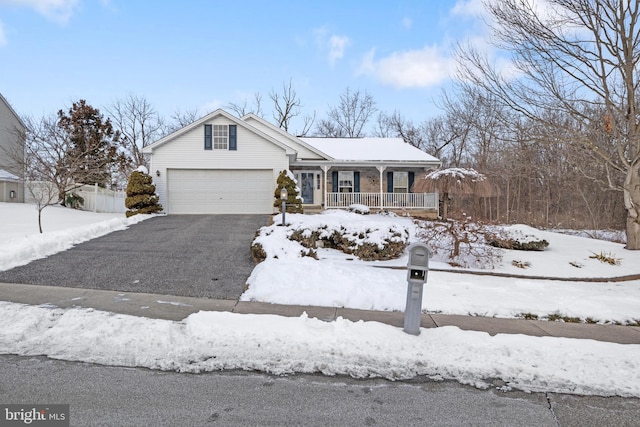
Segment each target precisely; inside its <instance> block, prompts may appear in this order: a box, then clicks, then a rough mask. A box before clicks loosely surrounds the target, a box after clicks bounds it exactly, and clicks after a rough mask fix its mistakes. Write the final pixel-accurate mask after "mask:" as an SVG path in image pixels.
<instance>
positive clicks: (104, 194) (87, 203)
mask: <svg viewBox="0 0 640 427" xmlns="http://www.w3.org/2000/svg"><path fill="white" fill-rule="evenodd" d="M72 192H73V193H76V194H77V195H79V196H80V197H82V198H83V199H84V203H83V204H82V209H83V210H85V211H92V212H101V213H125V212H126V211H127V208H126V207H125V206H124V199H125V198H126V197H127V194H126V193H125V192H124V191H113V190H108V189H106V188H100V187H98V186H97V185H83V186H82V187H79V188H76V189H75V190H73V191H72Z"/></svg>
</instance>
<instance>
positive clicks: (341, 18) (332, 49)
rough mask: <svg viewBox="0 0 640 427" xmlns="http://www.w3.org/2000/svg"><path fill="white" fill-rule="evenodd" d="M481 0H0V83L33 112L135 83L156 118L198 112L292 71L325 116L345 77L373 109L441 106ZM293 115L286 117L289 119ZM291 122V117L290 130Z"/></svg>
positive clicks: (96, 102) (422, 114)
mask: <svg viewBox="0 0 640 427" xmlns="http://www.w3.org/2000/svg"><path fill="white" fill-rule="evenodd" d="M479 8H480V2H479V0H457V1H456V0H451V1H435V0H433V1H428V0H422V1H408V0H407V1H403V0H400V1H391V0H389V1H386V0H385V1H375V2H374V1H370V0H369V1H365V0H363V1H360V0H337V1H333V0H329V1H318V0H314V1H305V0H297V1H278V0H271V1H253V0H245V1H242V2H229V1H217V0H211V1H205V0H201V1H194V0H186V1H181V2H177V1H163V0H159V1H131V0H0V64H2V72H1V73H0V93H2V94H3V95H4V96H5V98H7V99H8V100H9V102H10V103H11V104H12V106H13V107H14V109H15V110H16V111H17V112H18V113H19V114H21V115H31V116H34V117H40V116H42V115H48V114H52V113H55V112H56V111H57V110H58V109H60V108H68V107H69V106H70V104H71V103H72V102H73V101H76V100H78V99H86V100H87V101H88V102H89V103H90V104H91V105H93V106H95V107H97V108H101V109H103V108H104V107H106V106H108V105H109V104H111V103H113V102H114V101H115V100H116V99H117V98H125V97H127V96H128V95H130V94H133V95H136V96H143V97H145V98H146V99H147V100H148V101H149V102H150V103H151V104H152V105H153V106H154V108H155V109H156V110H157V111H158V112H159V113H160V114H161V115H163V116H165V117H169V116H170V115H171V114H172V113H173V112H174V111H176V110H182V111H185V110H192V109H198V110H199V111H200V112H201V113H206V112H208V111H212V110H214V109H216V108H219V107H223V106H225V105H227V104H229V103H230V102H234V103H242V102H243V101H244V100H248V101H249V102H251V101H252V99H253V95H254V94H255V93H261V94H262V95H263V110H265V118H267V119H271V117H270V111H271V106H270V104H269V102H270V100H269V98H268V94H269V92H270V91H271V90H272V89H275V90H278V89H281V88H282V85H283V83H285V82H288V81H289V80H291V82H292V85H293V87H294V89H295V90H296V92H297V95H298V97H299V98H300V100H301V102H302V104H303V114H313V112H314V111H315V112H316V115H317V118H323V117H324V115H325V113H326V111H327V109H328V107H329V106H331V105H335V104H337V102H338V100H339V96H340V94H341V93H342V92H343V91H344V89H345V88H346V87H350V88H351V89H352V90H360V91H367V92H368V93H369V94H371V95H372V96H373V98H374V100H375V101H376V103H377V107H378V109H379V110H381V111H386V112H389V113H391V112H393V111H395V110H397V111H399V112H401V113H402V114H403V115H404V116H405V117H407V118H409V119H411V120H414V121H418V122H419V121H422V120H424V119H427V118H429V117H433V116H435V115H437V114H438V113H439V111H438V110H437V108H436V106H435V105H434V101H437V98H438V97H439V95H440V93H441V91H442V89H443V88H445V87H447V85H448V84H450V77H451V75H452V72H453V69H454V64H453V61H452V58H451V54H452V51H453V48H454V47H455V44H456V43H457V42H458V41H461V42H464V41H466V40H468V39H478V38H481V37H482V35H483V32H484V31H485V30H484V29H483V26H482V21H481V19H479V18H478V15H477V12H478V11H479ZM295 126H296V125H295V124H294V127H295ZM292 130H295V129H292Z"/></svg>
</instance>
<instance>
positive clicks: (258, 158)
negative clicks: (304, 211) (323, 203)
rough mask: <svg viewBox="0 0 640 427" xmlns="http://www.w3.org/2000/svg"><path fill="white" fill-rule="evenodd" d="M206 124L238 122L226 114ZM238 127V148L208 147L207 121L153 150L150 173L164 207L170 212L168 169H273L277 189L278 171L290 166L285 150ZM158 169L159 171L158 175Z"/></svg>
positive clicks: (272, 184) (273, 184)
mask: <svg viewBox="0 0 640 427" xmlns="http://www.w3.org/2000/svg"><path fill="white" fill-rule="evenodd" d="M207 124H235V123H232V122H230V121H229V120H228V119H227V118H225V117H224V116H216V117H215V118H214V119H213V120H210V121H208V122H207ZM237 130H238V134H237V142H238V149H237V150H235V151H231V150H205V149H204V123H203V124H202V125H201V126H197V127H195V128H194V129H192V130H190V131H189V132H186V133H184V134H182V135H180V136H179V137H177V138H176V139H174V140H172V141H168V142H166V143H165V144H163V145H161V146H159V147H157V148H156V149H154V150H153V155H152V157H151V168H150V173H151V175H152V176H153V179H154V184H155V185H156V191H157V193H158V196H159V197H160V203H161V204H162V205H163V207H164V208H165V211H168V212H169V213H171V211H169V210H168V209H169V206H170V204H169V200H168V198H167V196H168V193H167V177H168V175H169V174H168V170H169V169H198V170H206V169H209V170H244V171H247V170H262V171H264V170H270V171H271V172H272V175H271V182H270V185H271V188H272V191H273V190H275V186H276V179H277V177H278V174H279V173H280V171H282V170H283V169H287V168H288V167H289V161H288V158H287V156H286V153H285V150H284V149H283V148H282V147H279V146H277V145H275V144H274V143H272V142H270V141H268V140H266V139H265V138H263V137H262V136H260V135H258V134H256V133H254V132H251V131H250V130H248V129H245V128H244V127H242V126H241V125H238V127H237ZM156 171H158V172H160V176H159V177H158V176H157V175H156Z"/></svg>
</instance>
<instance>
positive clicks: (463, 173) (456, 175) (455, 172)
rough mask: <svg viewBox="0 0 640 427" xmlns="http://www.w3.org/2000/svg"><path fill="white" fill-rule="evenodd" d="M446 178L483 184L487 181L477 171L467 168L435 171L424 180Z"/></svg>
mask: <svg viewBox="0 0 640 427" xmlns="http://www.w3.org/2000/svg"><path fill="white" fill-rule="evenodd" d="M445 176H446V177H448V178H451V179H458V180H462V179H465V178H466V179H470V180H471V181H472V182H482V181H484V180H485V179H486V177H485V176H484V175H483V174H481V173H480V172H478V171H477V170H475V169H467V168H447V169H439V170H435V171H433V172H429V173H428V174H427V175H425V177H424V179H433V180H439V179H442V178H443V177H445Z"/></svg>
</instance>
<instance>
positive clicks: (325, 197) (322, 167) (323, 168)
mask: <svg viewBox="0 0 640 427" xmlns="http://www.w3.org/2000/svg"><path fill="white" fill-rule="evenodd" d="M320 169H322V172H323V174H324V185H323V188H322V191H323V193H324V194H323V199H322V200H323V201H324V208H325V209H327V200H328V199H327V173H328V172H329V169H331V166H320Z"/></svg>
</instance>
